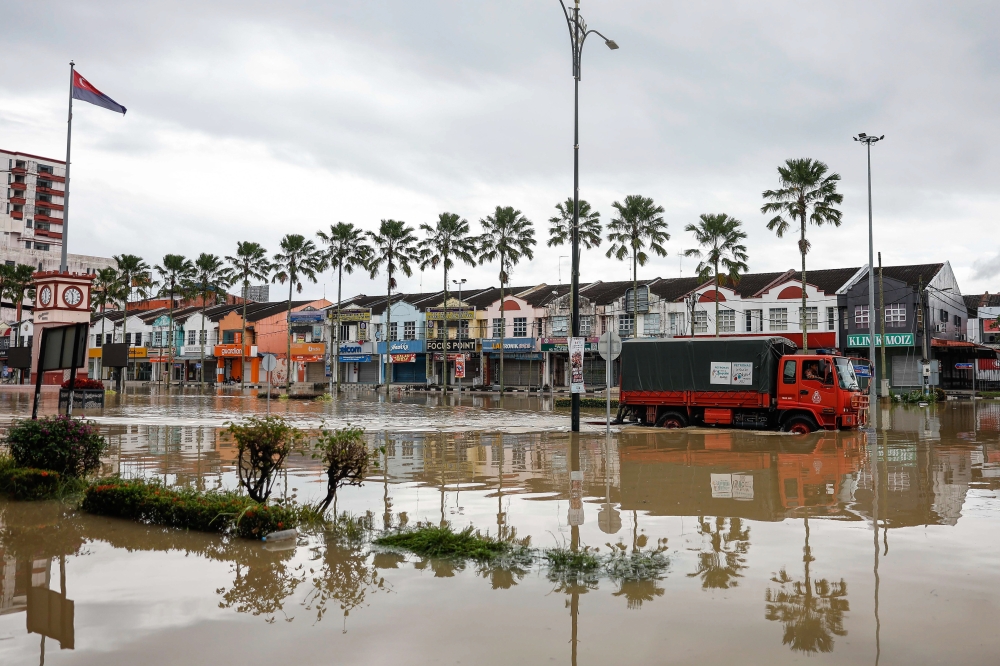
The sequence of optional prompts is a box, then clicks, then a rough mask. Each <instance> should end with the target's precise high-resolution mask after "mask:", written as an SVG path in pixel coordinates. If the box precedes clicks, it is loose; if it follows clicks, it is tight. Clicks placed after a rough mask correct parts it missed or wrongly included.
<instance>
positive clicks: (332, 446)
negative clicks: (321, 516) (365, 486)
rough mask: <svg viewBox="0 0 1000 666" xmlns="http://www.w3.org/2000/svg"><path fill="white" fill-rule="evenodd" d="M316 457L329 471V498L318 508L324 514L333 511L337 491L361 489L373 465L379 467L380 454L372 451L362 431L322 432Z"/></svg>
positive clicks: (327, 492)
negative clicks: (343, 488) (378, 455)
mask: <svg viewBox="0 0 1000 666" xmlns="http://www.w3.org/2000/svg"><path fill="white" fill-rule="evenodd" d="M312 457H313V458H315V459H317V460H322V461H323V466H324V467H325V468H326V498H324V499H323V501H322V502H321V503H320V505H319V506H318V507H317V510H318V511H319V512H320V513H325V512H326V510H327V509H328V508H330V503H331V502H333V498H334V497H335V496H336V494H337V488H342V487H343V486H360V485H361V484H362V482H363V481H364V478H365V474H366V473H367V472H368V466H369V464H374V465H375V466H376V467H378V458H377V457H376V454H374V453H372V452H371V451H369V450H368V445H367V444H366V443H365V431H364V429H362V428H352V427H351V426H347V427H346V428H340V429H337V430H322V431H321V432H320V435H319V437H318V438H317V440H316V443H315V444H314V445H313V454H312Z"/></svg>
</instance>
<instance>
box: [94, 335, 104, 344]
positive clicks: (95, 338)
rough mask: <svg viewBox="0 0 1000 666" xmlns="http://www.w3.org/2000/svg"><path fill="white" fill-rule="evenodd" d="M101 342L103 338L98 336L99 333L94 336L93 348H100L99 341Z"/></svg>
mask: <svg viewBox="0 0 1000 666" xmlns="http://www.w3.org/2000/svg"><path fill="white" fill-rule="evenodd" d="M102 340H103V338H102V337H101V334H100V333H98V334H97V335H95V336H94V346H95V347H100V346H101V341H102Z"/></svg>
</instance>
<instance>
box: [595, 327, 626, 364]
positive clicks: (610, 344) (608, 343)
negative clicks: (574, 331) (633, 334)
mask: <svg viewBox="0 0 1000 666" xmlns="http://www.w3.org/2000/svg"><path fill="white" fill-rule="evenodd" d="M597 351H598V353H599V354H600V355H601V358H603V359H604V360H606V361H607V360H609V358H608V357H609V356H610V360H612V361H613V360H615V359H616V358H618V357H619V356H621V354H622V339H621V337H620V336H619V335H618V334H617V333H615V332H614V331H608V332H607V333H605V334H604V335H602V336H601V339H600V340H598V341H597Z"/></svg>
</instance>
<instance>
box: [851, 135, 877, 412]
mask: <svg viewBox="0 0 1000 666" xmlns="http://www.w3.org/2000/svg"><path fill="white" fill-rule="evenodd" d="M884 138H885V135H884V134H883V135H882V136H868V135H867V134H865V133H864V132H861V133H860V134H858V135H857V136H856V137H854V140H855V141H859V142H861V143H863V144H865V148H866V149H867V151H868V358H869V364H870V365H871V369H872V370H871V375H872V376H871V378H870V379H869V380H868V400H869V405H868V419H869V423H870V426H871V427H872V428H874V427H875V419H874V418H873V415H874V414H875V406H876V405H877V404H878V403H877V397H878V393H877V392H876V389H875V384H876V381H877V374H878V373H877V372H876V368H875V244H874V242H873V240H872V144H873V143H878V142H879V141H881V140H882V139H884ZM879 315H880V316H881V315H882V313H879ZM882 373H883V374H884V373H885V368H882Z"/></svg>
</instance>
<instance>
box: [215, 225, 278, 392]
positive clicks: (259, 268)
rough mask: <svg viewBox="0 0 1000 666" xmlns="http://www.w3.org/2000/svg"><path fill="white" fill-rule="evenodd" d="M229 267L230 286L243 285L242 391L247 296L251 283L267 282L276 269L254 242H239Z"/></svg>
mask: <svg viewBox="0 0 1000 666" xmlns="http://www.w3.org/2000/svg"><path fill="white" fill-rule="evenodd" d="M226 261H227V262H229V266H227V267H226V272H225V276H226V280H227V281H228V282H229V284H241V285H243V332H242V333H240V347H241V354H240V363H241V366H240V389H241V390H242V389H245V388H246V375H247V373H246V363H245V362H244V361H243V359H244V357H245V356H246V348H247V344H246V340H247V295H248V294H249V293H250V283H251V282H252V281H260V282H267V280H268V279H270V277H271V271H273V270H274V267H273V266H272V265H271V262H269V261H268V260H267V250H265V249H264V248H263V246H261V245H260V244H259V243H254V242H252V241H238V242H237V243H236V254H235V255H233V256H228V255H227V256H226Z"/></svg>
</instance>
